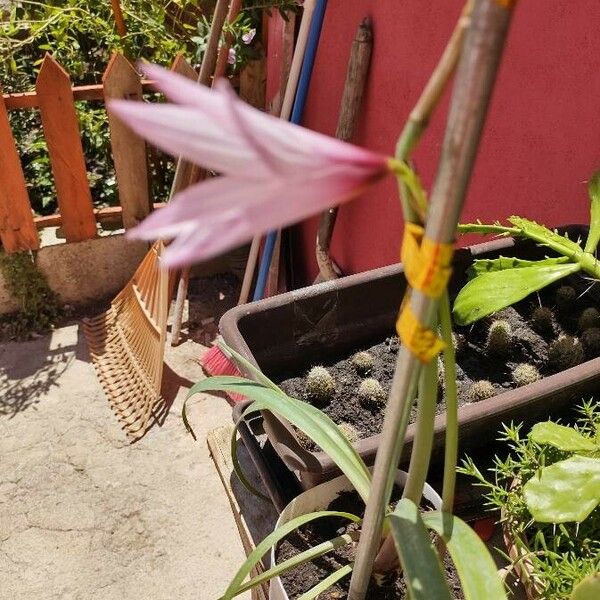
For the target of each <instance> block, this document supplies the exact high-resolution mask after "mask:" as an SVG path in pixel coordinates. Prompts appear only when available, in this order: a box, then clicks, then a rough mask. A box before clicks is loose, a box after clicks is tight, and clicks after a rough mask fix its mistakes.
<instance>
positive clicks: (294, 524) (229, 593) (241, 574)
mask: <svg viewBox="0 0 600 600" xmlns="http://www.w3.org/2000/svg"><path fill="white" fill-rule="evenodd" d="M323 517H341V518H343V519H348V520H350V521H353V522H354V523H359V522H360V520H361V519H360V517H357V516H356V515H353V514H351V513H346V512H340V511H337V510H321V511H318V512H313V513H309V514H307V515H301V516H299V517H296V518H295V519H292V520H291V521H288V522H287V523H284V524H283V525H281V526H280V527H278V528H277V529H276V530H275V531H272V532H271V533H270V534H269V535H268V536H267V537H266V538H265V539H264V540H263V541H262V542H261V543H260V544H258V546H256V548H255V549H254V550H253V551H252V552H251V553H250V555H249V556H248V558H247V559H246V560H245V561H244V564H243V565H242V566H241V567H240V569H239V570H238V572H237V573H236V574H235V577H234V578H233V579H232V581H231V583H230V584H229V587H228V588H227V589H226V590H225V593H224V594H223V597H222V600H231V598H234V597H235V596H236V595H237V594H238V593H239V592H238V590H239V588H240V586H241V585H242V583H243V581H244V579H246V577H247V576H248V575H249V574H250V572H251V571H252V569H253V568H254V567H255V566H256V565H257V564H258V561H259V560H260V559H261V558H262V557H263V556H264V555H265V554H266V553H267V552H268V551H269V550H270V549H271V548H272V547H273V546H275V545H276V544H278V543H279V542H280V541H281V540H282V539H283V538H285V537H286V536H287V535H289V534H290V533H291V532H292V531H294V530H295V529H297V528H298V527H301V526H302V525H304V524H305V523H309V522H310V521H314V520H315V519H322V518H323Z"/></svg>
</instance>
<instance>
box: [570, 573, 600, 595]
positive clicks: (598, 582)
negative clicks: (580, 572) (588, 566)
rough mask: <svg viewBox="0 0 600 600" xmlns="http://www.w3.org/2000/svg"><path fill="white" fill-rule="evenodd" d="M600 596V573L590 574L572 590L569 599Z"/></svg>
mask: <svg viewBox="0 0 600 600" xmlns="http://www.w3.org/2000/svg"><path fill="white" fill-rule="evenodd" d="M598 598H600V573H594V574H593V575H588V576H587V577H586V578H585V579H582V580H581V581H580V582H579V583H578V584H577V585H576V586H575V587H574V588H573V591H572V592H571V596H570V597H569V600H598Z"/></svg>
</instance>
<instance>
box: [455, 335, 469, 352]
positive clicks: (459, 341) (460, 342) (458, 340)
mask: <svg viewBox="0 0 600 600" xmlns="http://www.w3.org/2000/svg"><path fill="white" fill-rule="evenodd" d="M465 345H466V341H465V336H464V335H461V334H460V333H455V332H454V331H453V332H452V347H453V348H454V353H455V354H460V353H461V352H462V351H463V350H464V349H465Z"/></svg>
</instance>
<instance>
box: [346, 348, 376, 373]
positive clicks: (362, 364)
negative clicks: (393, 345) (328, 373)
mask: <svg viewBox="0 0 600 600" xmlns="http://www.w3.org/2000/svg"><path fill="white" fill-rule="evenodd" d="M350 362H351V363H352V366H353V367H354V368H355V369H356V372H357V373H359V374H360V375H367V374H368V373H370V372H371V371H372V370H373V367H374V366H375V359H374V358H373V355H372V354H369V352H365V351H361V352H357V353H356V354H355V355H354V356H353V357H352V359H351V360H350Z"/></svg>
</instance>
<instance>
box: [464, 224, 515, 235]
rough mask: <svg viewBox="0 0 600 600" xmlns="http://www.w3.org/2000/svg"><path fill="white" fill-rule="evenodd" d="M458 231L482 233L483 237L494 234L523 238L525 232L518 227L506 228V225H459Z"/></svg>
mask: <svg viewBox="0 0 600 600" xmlns="http://www.w3.org/2000/svg"><path fill="white" fill-rule="evenodd" d="M456 231H457V232H458V233H460V234H465V233H481V234H483V235H485V234H488V233H494V234H497V235H514V236H522V235H523V232H522V231H521V230H520V229H519V228H518V227H504V225H484V224H483V223H465V224H464V225H463V224H460V225H458V227H457V228H456Z"/></svg>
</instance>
